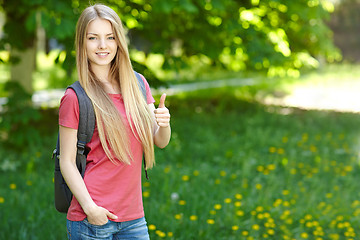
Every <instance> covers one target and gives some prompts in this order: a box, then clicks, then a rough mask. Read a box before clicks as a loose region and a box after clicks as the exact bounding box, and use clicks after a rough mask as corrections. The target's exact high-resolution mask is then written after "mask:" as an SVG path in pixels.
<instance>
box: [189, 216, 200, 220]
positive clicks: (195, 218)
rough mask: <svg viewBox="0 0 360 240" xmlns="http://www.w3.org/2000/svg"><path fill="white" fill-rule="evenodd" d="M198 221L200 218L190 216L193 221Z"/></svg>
mask: <svg viewBox="0 0 360 240" xmlns="http://www.w3.org/2000/svg"><path fill="white" fill-rule="evenodd" d="M197 219H198V217H197V216H196V215H191V216H190V220H191V221H196V220H197Z"/></svg>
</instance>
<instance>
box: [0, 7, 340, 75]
mask: <svg viewBox="0 0 360 240" xmlns="http://www.w3.org/2000/svg"><path fill="white" fill-rule="evenodd" d="M102 2H103V3H105V4H107V5H109V6H110V7H112V8H113V9H114V10H115V11H116V12H118V14H119V15H120V17H121V19H122V20H123V23H124V25H125V26H126V28H127V29H128V30H129V32H128V35H129V38H130V40H131V41H130V44H131V46H130V47H131V48H135V49H137V50H139V51H142V52H144V53H145V54H146V55H147V54H150V53H157V54H161V55H162V56H163V59H164V63H163V68H164V69H173V70H174V69H176V70H179V69H183V68H186V67H188V66H191V64H196V63H199V62H202V63H203V64H207V65H210V66H221V67H224V68H227V69H230V70H233V71H243V70H248V69H253V70H254V69H255V70H262V71H266V72H268V74H270V75H276V74H290V75H298V74H299V72H298V69H301V68H302V67H304V66H312V67H314V66H316V65H317V64H318V61H317V59H319V58H322V59H326V60H328V61H335V60H338V59H339V58H340V54H339V51H338V50H337V49H336V48H335V47H334V45H333V42H332V33H331V31H330V30H329V28H328V27H327V26H326V24H325V23H324V22H325V20H326V19H328V17H329V13H330V12H332V11H333V8H334V6H333V5H332V3H330V2H329V1H328V0H297V1H287V0H262V1H260V0H172V1H163V0H116V1H115V0H104V1H102ZM88 4H89V2H88V1H87V0H52V1H49V0H30V1H29V0H17V1H8V0H5V1H4V2H3V3H2V5H3V6H2V8H3V10H4V11H5V13H6V16H7V21H6V24H5V27H4V32H5V37H4V38H3V39H2V40H1V46H2V47H4V44H5V43H9V44H11V46H14V47H17V48H26V47H27V46H29V44H30V45H31V44H33V40H34V38H35V31H36V28H37V26H39V24H40V25H41V26H42V27H43V28H44V29H45V31H46V34H47V38H48V39H56V40H57V41H58V42H59V43H60V44H61V45H62V46H63V47H64V49H65V51H66V58H65V61H63V62H61V63H62V64H63V67H64V68H66V69H68V70H69V72H70V71H71V70H72V69H73V66H74V54H73V44H74V31H75V25H76V21H77V18H78V16H79V14H80V13H81V11H82V9H83V8H85V7H86V6H88Z"/></svg>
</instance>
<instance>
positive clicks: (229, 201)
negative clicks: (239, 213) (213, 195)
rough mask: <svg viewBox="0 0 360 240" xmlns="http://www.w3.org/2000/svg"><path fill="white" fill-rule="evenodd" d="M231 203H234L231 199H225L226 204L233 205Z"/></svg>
mask: <svg viewBox="0 0 360 240" xmlns="http://www.w3.org/2000/svg"><path fill="white" fill-rule="evenodd" d="M231 201H232V200H231V198H225V200H224V202H225V203H231Z"/></svg>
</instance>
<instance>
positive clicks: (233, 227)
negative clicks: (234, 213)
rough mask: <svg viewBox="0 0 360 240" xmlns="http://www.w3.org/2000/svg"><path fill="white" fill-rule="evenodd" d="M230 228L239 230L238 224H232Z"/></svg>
mask: <svg viewBox="0 0 360 240" xmlns="http://www.w3.org/2000/svg"><path fill="white" fill-rule="evenodd" d="M231 229H232V230H233V231H237V230H239V226H236V225H234V226H232V227H231Z"/></svg>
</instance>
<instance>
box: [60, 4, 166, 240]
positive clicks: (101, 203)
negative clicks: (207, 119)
mask: <svg viewBox="0 0 360 240" xmlns="http://www.w3.org/2000/svg"><path fill="white" fill-rule="evenodd" d="M75 43H76V61H77V70H78V71H77V72H78V77H79V82H80V84H81V86H82V87H83V88H84V90H85V92H86V94H87V95H88V97H89V98H90V100H91V102H92V105H93V107H94V112H95V119H96V126H95V130H94V132H93V137H92V139H91V140H90V142H88V143H87V144H86V146H85V148H86V149H87V151H88V153H87V156H86V157H87V163H86V169H85V173H84V178H82V176H81V175H80V173H79V171H78V169H77V168H76V153H77V142H78V141H77V134H78V127H79V118H80V112H79V103H78V99H77V96H76V94H75V92H74V91H73V90H71V89H68V90H67V91H66V92H65V95H64V97H63V98H62V99H61V104H60V109H59V125H60V127H59V128H60V161H59V162H60V169H61V172H62V175H63V177H64V179H65V181H66V183H67V185H68V186H69V188H70V190H71V192H72V193H73V196H74V197H73V199H72V202H71V204H70V207H69V209H68V213H67V220H68V221H67V230H68V238H69V239H75V240H77V239H100V238H101V239H105V238H106V239H120V238H121V239H128V238H131V239H142V240H146V239H149V235H148V230H147V226H146V221H145V218H144V209H143V202H142V192H141V168H142V162H143V155H144V156H145V158H144V165H145V166H146V168H151V167H152V166H153V165H154V163H155V157H154V145H156V146H158V147H161V148H163V147H165V146H166V145H167V144H168V143H169V140H170V133H171V131H170V114H169V110H168V109H167V108H166V107H165V97H166V95H163V96H162V97H161V99H160V104H159V107H158V108H157V109H156V108H155V106H154V102H155V100H154V98H153V97H152V95H151V91H150V86H149V84H148V83H147V81H146V80H145V78H144V77H142V81H143V82H144V86H145V90H146V97H145V98H144V95H143V93H142V91H141V90H140V88H139V85H138V80H137V78H136V76H135V73H134V70H133V68H132V65H131V62H130V58H129V53H128V47H127V42H126V38H125V33H124V29H123V26H122V23H121V20H120V18H119V16H118V15H117V14H116V13H115V12H114V11H113V10H112V9H111V8H109V7H107V6H104V5H100V4H97V5H94V6H91V7H88V8H86V9H85V10H84V11H83V13H82V14H81V16H80V18H79V20H78V23H77V26H76V40H75ZM81 116H82V117H85V116H83V115H81ZM144 194H145V192H144ZM145 195H146V194H145ZM99 230H100V231H99ZM98 234H100V235H98Z"/></svg>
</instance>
